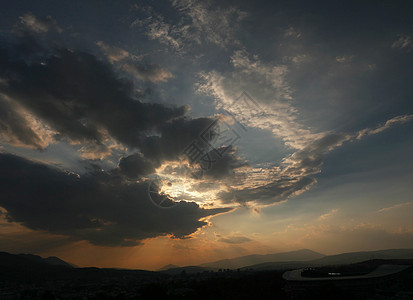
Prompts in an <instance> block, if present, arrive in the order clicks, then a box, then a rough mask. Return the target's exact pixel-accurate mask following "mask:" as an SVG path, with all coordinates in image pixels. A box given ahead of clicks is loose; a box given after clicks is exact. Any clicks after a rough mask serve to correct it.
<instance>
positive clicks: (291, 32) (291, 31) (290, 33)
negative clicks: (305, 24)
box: [284, 26, 301, 39]
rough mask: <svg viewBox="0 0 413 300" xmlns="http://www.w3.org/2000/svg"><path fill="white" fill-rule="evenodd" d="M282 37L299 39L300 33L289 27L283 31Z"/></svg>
mask: <svg viewBox="0 0 413 300" xmlns="http://www.w3.org/2000/svg"><path fill="white" fill-rule="evenodd" d="M284 36H287V37H293V38H297V39H298V38H300V37H301V32H300V31H298V30H297V29H296V28H294V27H292V26H291V27H289V28H287V29H286V30H285V31H284Z"/></svg>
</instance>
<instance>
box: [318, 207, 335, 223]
mask: <svg viewBox="0 0 413 300" xmlns="http://www.w3.org/2000/svg"><path fill="white" fill-rule="evenodd" d="M336 213H338V209H332V210H331V211H329V212H328V213H325V214H323V215H321V216H320V217H318V220H320V221H324V220H326V219H328V218H330V217H332V216H333V215H335V214H336Z"/></svg>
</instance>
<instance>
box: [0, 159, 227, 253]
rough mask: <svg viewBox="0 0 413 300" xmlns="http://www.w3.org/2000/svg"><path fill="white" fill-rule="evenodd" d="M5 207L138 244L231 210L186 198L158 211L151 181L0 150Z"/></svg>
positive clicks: (74, 231)
mask: <svg viewBox="0 0 413 300" xmlns="http://www.w3.org/2000/svg"><path fill="white" fill-rule="evenodd" d="M0 190H1V193H2V195H1V198H0V205H1V206H2V207H4V208H5V209H6V210H7V218H8V219H9V220H10V221H15V222H19V223H22V224H23V225H24V226H26V227H28V228H31V229H35V230H46V231H48V232H51V233H57V234H63V235H67V236H71V237H75V238H78V239H85V240H88V241H90V242H91V243H93V244H96V245H105V246H133V245H137V244H139V243H141V241H142V240H143V239H145V238H151V237H156V236H162V235H168V234H170V235H173V236H175V237H176V238H184V237H186V236H188V235H189V234H191V233H193V232H195V231H196V230H197V229H198V228H200V227H202V226H204V225H206V222H205V221H200V219H201V218H203V217H207V216H211V215H215V214H217V213H222V212H226V211H228V209H225V208H222V209H203V208H200V207H199V206H198V205H197V204H196V203H193V202H184V201H181V202H179V203H177V204H176V205H175V206H174V207H173V208H171V209H159V208H158V207H156V206H155V205H154V204H153V203H151V200H150V199H149V198H148V193H147V182H140V183H137V182H130V181H125V180H124V178H123V177H121V176H117V175H116V174H110V173H106V172H95V173H90V174H88V175H84V176H79V175H77V174H73V173H67V172H64V171H61V170H58V169H55V168H53V167H50V166H47V165H44V164H40V163H35V162H32V161H29V160H26V159H23V158H20V157H17V156H13V155H10V154H0Z"/></svg>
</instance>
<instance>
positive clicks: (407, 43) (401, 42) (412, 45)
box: [391, 34, 413, 51]
mask: <svg viewBox="0 0 413 300" xmlns="http://www.w3.org/2000/svg"><path fill="white" fill-rule="evenodd" d="M398 37H399V38H398V39H397V40H396V41H394V42H393V44H392V45H391V47H392V48H399V49H405V50H407V51H411V50H412V49H413V40H412V38H411V37H410V36H408V35H405V34H399V35H398Z"/></svg>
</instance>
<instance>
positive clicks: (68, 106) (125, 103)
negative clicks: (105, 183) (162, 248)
mask: <svg viewBox="0 0 413 300" xmlns="http://www.w3.org/2000/svg"><path fill="white" fill-rule="evenodd" d="M0 51H1V58H0V76H1V77H2V79H3V80H5V81H7V85H0V92H1V93H3V94H5V95H7V96H8V97H9V98H10V99H13V100H14V101H16V102H18V103H19V104H20V105H22V106H23V107H25V108H26V109H27V110H28V111H30V112H31V113H33V114H34V115H35V116H37V117H39V118H40V119H42V120H44V121H45V122H46V123H47V124H48V125H49V126H51V127H52V128H53V129H54V130H56V131H58V132H59V135H58V137H60V138H69V139H70V140H71V141H74V142H80V143H85V142H93V143H97V144H100V143H103V142H104V139H105V136H104V133H103V132H102V131H106V132H107V133H108V134H109V135H110V136H112V137H113V138H115V139H116V140H118V141H119V142H121V143H123V144H125V145H127V146H129V147H138V146H139V145H140V142H141V140H142V138H144V137H145V134H144V133H143V131H146V130H153V129H155V128H156V127H157V126H159V125H162V124H163V123H165V122H167V121H168V120H171V119H173V118H176V117H180V116H183V115H184V113H185V110H186V109H185V108H184V107H177V108H175V107H166V106H164V105H161V104H156V103H142V102H139V101H137V100H135V99H133V98H132V97H131V94H132V90H133V86H132V84H131V82H129V81H126V80H122V79H120V78H118V77H117V76H116V74H115V73H114V71H113V70H112V69H111V68H110V67H109V66H108V65H106V64H104V63H103V62H102V61H100V60H98V59H97V58H96V57H95V56H93V55H91V54H89V53H85V52H81V51H74V50H69V49H58V50H54V51H53V53H51V54H50V55H49V56H46V57H41V58H38V59H37V60H35V61H31V62H27V61H26V60H24V59H22V58H21V57H19V56H18V54H19V53H16V51H13V49H4V48H3V49H1V50H0Z"/></svg>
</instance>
